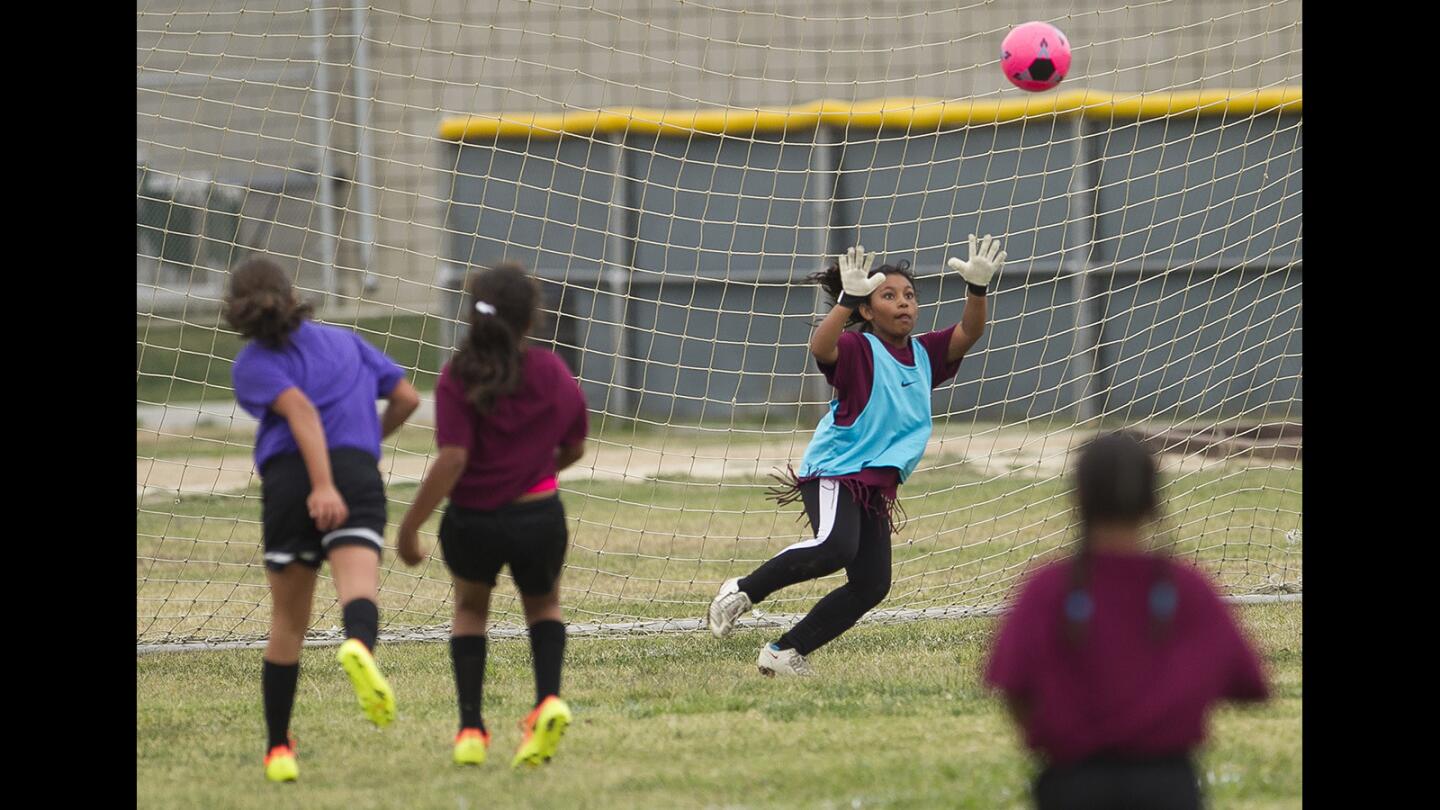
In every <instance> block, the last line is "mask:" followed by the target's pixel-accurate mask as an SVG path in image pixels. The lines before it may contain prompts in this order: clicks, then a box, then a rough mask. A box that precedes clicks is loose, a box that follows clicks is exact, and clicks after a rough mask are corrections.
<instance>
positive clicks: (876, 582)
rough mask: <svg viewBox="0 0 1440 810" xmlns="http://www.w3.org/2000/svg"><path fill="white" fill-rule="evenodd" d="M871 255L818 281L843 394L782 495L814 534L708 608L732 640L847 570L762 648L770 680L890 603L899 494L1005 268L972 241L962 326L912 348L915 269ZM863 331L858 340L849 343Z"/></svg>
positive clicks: (813, 341)
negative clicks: (933, 406)
mask: <svg viewBox="0 0 1440 810" xmlns="http://www.w3.org/2000/svg"><path fill="white" fill-rule="evenodd" d="M873 257H874V254H869V253H866V252H865V248H864V247H854V248H850V250H848V251H847V252H846V253H845V255H843V256H841V257H840V259H839V261H838V262H837V263H836V264H834V265H832V266H831V267H830V268H828V269H827V270H825V271H822V272H820V273H817V274H815V275H814V276H812V277H811V278H812V280H814V281H816V282H818V283H820V284H821V286H822V287H823V288H824V289H825V291H826V292H827V293H829V294H830V296H831V298H832V299H833V300H834V302H835V303H834V306H833V307H832V308H831V310H830V313H829V314H828V315H826V316H825V319H824V320H823V321H821V323H820V325H819V326H817V327H816V329H815V333H814V334H813V335H812V336H811V337H810V353H811V354H813V355H814V356H815V361H816V362H817V363H818V364H819V366H820V370H821V371H822V372H824V374H825V379H827V380H829V382H830V384H831V385H833V386H834V387H835V399H834V400H833V401H832V402H831V403H830V410H829V412H828V413H826V414H825V416H824V417H823V418H822V419H821V420H820V424H819V426H817V427H816V430H815V435H814V437H813V438H812V439H811V440H810V444H809V446H808V447H807V448H806V450H805V458H804V461H803V462H802V466H801V469H800V473H799V475H798V476H795V475H794V474H793V473H792V477H791V479H790V480H789V481H787V482H786V484H787V486H785V487H784V488H783V489H782V490H780V491H779V492H778V493H777V496H778V497H777V500H779V502H780V503H782V504H785V503H790V502H793V501H796V500H802V501H803V502H804V504H805V513H806V516H807V517H808V518H809V519H810V525H811V527H812V529H813V530H814V532H815V536H814V537H813V538H809V539H806V540H802V541H800V542H798V543H795V544H793V545H791V546H789V547H787V548H785V549H783V550H782V551H781V552H780V553H779V554H778V555H776V556H775V557H774V558H773V559H771V560H770V561H769V562H766V563H765V564H763V565H761V566H760V567H759V568H757V569H755V571H753V572H752V573H751V574H750V575H749V576H746V577H735V578H733V579H729V580H726V581H725V583H724V584H722V585H721V586H720V592H719V593H718V594H716V596H715V598H714V600H713V601H711V603H710V610H709V614H708V616H707V619H708V623H709V626H710V632H711V633H713V634H714V635H715V636H717V637H720V636H724V635H726V634H728V633H729V632H731V630H732V629H734V627H735V624H736V622H737V621H738V620H739V618H740V617H741V616H742V615H744V614H745V613H746V612H747V611H749V610H750V609H751V607H753V606H754V605H755V604H757V603H759V602H760V601H761V600H763V599H765V598H767V597H768V596H769V595H770V594H772V593H774V592H775V591H777V590H780V589H781V588H784V587H787V586H790V585H794V584H796V583H799V582H805V581H807V580H811V579H816V578H818V577H823V576H825V575H827V574H831V573H834V572H835V571H838V570H840V569H842V568H843V569H845V574H846V582H845V584H843V585H841V586H840V587H839V588H836V589H835V590H834V591H831V592H830V593H829V594H826V596H825V597H824V598H823V599H821V600H820V601H819V603H817V604H816V605H815V607H814V608H813V609H811V611H810V612H809V613H808V614H807V615H806V616H805V618H803V619H801V620H800V622H799V623H798V624H796V625H795V626H794V627H792V628H791V629H790V630H789V631H787V632H786V633H784V634H783V635H781V636H780V638H779V639H777V640H776V641H774V642H772V643H770V644H766V645H764V646H762V647H761V648H760V656H759V658H758V659H757V661H756V665H757V667H758V668H759V670H760V672H761V673H762V674H765V675H810V674H811V672H812V671H811V669H810V665H809V663H808V661H807V660H806V656H808V655H809V654H810V653H811V652H813V651H814V650H817V649H819V648H820V647H822V646H824V645H825V644H828V643H829V642H830V641H832V640H833V639H835V638H836V637H837V636H839V635H840V634H841V633H844V632H845V631H846V630H848V629H850V628H851V627H852V626H854V624H855V623H856V622H857V621H859V620H860V617H861V616H864V615H865V613H866V612H867V611H869V610H870V609H871V608H874V607H875V606H876V605H878V604H880V602H881V600H883V599H884V598H885V596H886V594H888V593H889V592H890V554H891V550H890V536H891V533H892V531H893V528H894V527H893V525H892V523H893V515H894V511H895V506H896V494H897V490H898V489H899V486H900V484H901V483H903V482H904V481H905V479H906V477H908V476H909V475H910V473H911V472H913V471H914V469H915V465H916V464H918V463H919V461H920V457H921V456H922V455H923V454H924V452H925V443H926V441H927V440H928V439H929V436H930V422H931V412H930V396H931V394H930V392H931V390H932V389H933V388H935V387H937V386H939V385H940V384H942V383H944V382H945V381H947V380H949V379H950V378H952V377H954V376H955V373H956V371H958V370H959V368H960V360H961V359H962V358H963V357H964V356H965V353H966V352H967V351H969V350H970V347H971V346H973V345H975V342H976V341H977V340H979V339H980V336H981V334H983V333H984V331H985V318H986V301H985V294H986V288H987V285H988V284H989V283H990V279H991V277H992V276H993V275H994V273H995V272H996V271H998V270H999V269H1000V266H1001V265H1002V264H1003V263H1004V261H1005V253H1004V252H1003V251H1001V249H1000V243H999V242H998V241H996V240H993V239H991V238H990V237H989V236H986V237H985V239H984V242H983V243H981V244H978V245H977V243H976V239H975V237H974V236H973V235H972V236H971V237H970V261H969V262H963V261H961V260H959V259H951V260H950V261H949V266H950V267H951V268H952V269H954V270H956V271H958V272H959V273H960V276H961V277H962V278H963V279H964V280H965V282H966V290H967V295H966V298H965V313H964V315H963V316H962V319H961V321H960V323H958V324H955V325H953V326H951V327H949V328H948V329H942V330H940V331H938V332H928V333H926V334H923V335H920V336H918V337H916V338H914V339H912V338H911V336H910V333H911V331H912V330H913V329H914V328H915V318H916V315H917V313H918V310H919V306H920V305H919V300H918V299H917V298H916V295H915V285H914V276H912V275H911V273H910V269H909V268H910V264H909V262H904V261H902V262H899V263H898V264H893V265H891V264H886V265H883V266H881V267H880V268H879V269H878V270H876V271H875V272H873V273H872V272H871V270H870V265H871V262H872V260H873ZM849 326H859V327H860V329H859V330H858V331H845V330H846V327H849Z"/></svg>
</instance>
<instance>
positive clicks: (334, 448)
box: [225, 259, 420, 782]
mask: <svg viewBox="0 0 1440 810" xmlns="http://www.w3.org/2000/svg"><path fill="white" fill-rule="evenodd" d="M309 316H310V306H309V305H308V304H302V303H300V302H299V301H297V300H296V299H295V294H294V290H293V288H292V287H291V286H290V279H289V278H287V277H286V275H285V273H284V271H282V270H281V269H280V267H279V266H278V265H276V264H275V263H274V262H271V261H269V260H267V259H251V260H249V261H247V262H245V263H244V264H242V265H240V266H239V267H237V268H236V269H235V271H234V273H233V274H232V276H231V279H230V292H229V294H228V295H227V296H226V298H225V318H226V320H227V321H228V322H229V323H230V325H231V327H232V328H233V329H235V331H237V332H239V333H240V334H241V335H243V336H244V337H246V338H247V339H249V340H250V343H249V344H247V345H246V346H245V347H244V348H243V349H241V350H240V353H239V354H238V355H237V356H236V357H235V364H234V366H233V367H232V368H231V376H232V378H233V380H234V384H235V399H236V400H237V401H238V402H239V404H240V406H241V407H242V408H244V409H245V410H246V411H248V412H249V413H250V414H252V415H254V416H255V417H256V418H258V419H259V420H260V427H259V429H258V430H257V431H256V433H255V467H256V469H258V470H259V471H260V482H261V490H260V500H261V522H262V524H263V528H262V535H263V538H264V546H265V569H266V570H265V576H266V578H267V580H268V581H269V583H270V595H271V598H272V599H273V601H274V604H273V607H272V608H271V611H270V637H269V639H268V641H267V642H266V644H265V661H264V668H263V671H262V674H261V691H262V693H263V696H264V701H265V724H266V727H267V730H268V735H269V742H268V744H267V747H266V751H267V754H266V756H265V777H266V778H267V779H270V780H271V781H275V782H289V781H294V780H295V779H296V778H297V777H298V776H299V768H298V766H297V765H296V762H295V749H294V745H293V744H292V743H291V741H290V712H291V709H292V707H293V706H294V703H295V685H296V681H297V680H298V678H299V675H300V646H301V642H302V641H303V640H304V637H305V630H306V629H307V628H308V627H309V626H310V603H311V601H312V598H313V594H314V592H315V579H316V572H317V571H318V570H319V568H320V564H321V563H322V562H325V561H329V563H330V574H331V576H332V578H333V579H334V580H335V591H336V594H337V596H338V597H339V600H340V604H341V611H342V614H343V616H344V623H345V637H346V640H345V642H344V643H343V644H341V645H340V649H339V652H338V654H337V656H336V657H337V659H338V660H339V662H340V665H341V667H342V668H343V669H344V670H345V673H346V674H347V675H348V676H349V677H350V682H351V685H352V686H353V687H354V688H355V695H356V697H357V698H358V699H359V701H360V706H361V708H362V709H363V710H364V711H365V714H366V715H367V716H368V717H369V718H370V720H371V722H373V723H375V724H376V725H377V726H384V725H387V724H388V723H389V722H390V721H391V720H392V719H393V718H394V716H395V698H394V695H393V693H392V692H391V691H390V685H389V684H388V683H386V681H385V678H384V676H383V675H381V674H380V670H379V668H377V667H376V665H375V659H374V656H373V655H372V651H373V650H374V648H375V640H376V635H377V634H378V633H379V626H380V609H379V608H378V607H377V606H376V599H377V598H378V593H379V587H380V553H381V549H382V548H383V547H384V538H383V535H384V532H385V515H386V507H387V502H386V499H385V484H384V481H383V480H382V479H381V477H380V469H379V461H380V440H381V438H383V437H384V436H388V435H390V434H391V433H394V432H395V431H396V430H398V429H399V428H400V426H401V425H402V424H404V422H405V420H406V419H408V418H409V417H410V414H412V413H414V411H415V409H416V408H417V407H418V406H419V405H420V397H419V395H418V394H417V393H416V392H415V389H414V388H413V387H412V386H411V385H410V383H408V382H406V381H405V375H404V372H403V371H402V370H401V368H400V367H399V366H397V365H395V362H394V361H393V360H391V359H390V358H388V357H386V356H385V355H384V354H383V353H381V352H380V351H378V350H376V349H375V348H374V347H373V346H371V345H370V344H369V343H367V342H365V340H364V339H363V338H361V337H360V336H359V335H356V334H355V333H354V332H351V331H349V330H347V329H339V328H336V327H333V326H324V325H321V324H317V323H314V322H313V321H311V320H310V319H309ZM377 399H387V400H389V405H388V406H387V407H386V409H385V415H384V417H383V418H382V417H380V416H378V415H377V414H376V412H375V401H376V400H377Z"/></svg>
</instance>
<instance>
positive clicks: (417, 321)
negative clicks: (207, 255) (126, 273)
mask: <svg viewBox="0 0 1440 810" xmlns="http://www.w3.org/2000/svg"><path fill="white" fill-rule="evenodd" d="M335 325H336V326H344V327H348V328H351V329H354V330H356V331H357V332H359V333H360V334H361V335H363V336H364V337H365V338H366V339H367V340H369V341H370V342H371V343H372V344H374V345H375V347H376V348H378V349H380V350H381V351H383V352H385V353H386V354H388V355H390V357H391V359H393V360H394V361H395V362H396V363H399V364H400V366H401V367H403V368H406V369H414V370H415V371H414V372H413V373H412V374H411V376H410V379H411V381H412V382H413V383H414V384H415V385H416V387H418V388H420V389H421V390H424V391H429V390H432V389H434V387H435V380H436V378H437V377H438V376H439V373H440V368H441V365H442V364H443V360H442V354H441V352H440V349H439V345H438V344H439V343H440V336H441V335H442V334H443V332H442V331H441V328H440V327H441V325H442V324H441V322H440V320H439V319H437V318H435V317H433V316H430V315H410V314H402V315H393V316H382V317H367V318H359V319H350V320H348V321H337V322H336V323H335ZM244 344H245V341H244V340H242V339H241V338H240V336H239V335H236V334H234V333H232V332H230V331H229V330H228V329H226V328H223V327H220V326H219V320H218V317H217V316H212V317H211V318H210V319H209V320H207V321H206V322H205V323H190V322H181V321H177V320H175V319H172V318H165V317H161V316H147V317H141V318H139V319H137V322H136V326H135V377H136V381H135V399H136V401H137V402H140V403H149V404H162V403H166V402H214V401H222V400H229V399H232V398H233V395H232V388H231V385H230V366H231V365H232V364H233V362H234V360H235V355H236V354H237V353H238V352H239V351H240V347H241V346H243V345H244Z"/></svg>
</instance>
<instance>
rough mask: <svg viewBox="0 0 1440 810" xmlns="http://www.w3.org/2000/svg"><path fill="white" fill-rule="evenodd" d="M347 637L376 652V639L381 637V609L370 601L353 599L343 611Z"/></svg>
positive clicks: (346, 604)
mask: <svg viewBox="0 0 1440 810" xmlns="http://www.w3.org/2000/svg"><path fill="white" fill-rule="evenodd" d="M340 613H341V616H343V617H344V622H345V637H346V638H353V639H358V640H359V641H360V643H361V644H364V645H365V649H367V650H370V651H371V652H374V651H375V637H376V636H378V635H380V608H378V607H376V606H375V603H374V602H372V601H370V600H369V599H352V600H350V601H349V602H346V603H345V607H344V608H343V609H342V610H341V612H340Z"/></svg>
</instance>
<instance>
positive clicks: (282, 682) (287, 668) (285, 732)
mask: <svg viewBox="0 0 1440 810" xmlns="http://www.w3.org/2000/svg"><path fill="white" fill-rule="evenodd" d="M298 680H300V662H298V661H297V662H295V663H293V664H272V663H270V662H269V661H266V662H265V665H264V666H263V667H262V668H261V670H260V692H261V694H262V695H263V696H264V700H265V731H266V734H268V735H269V739H270V742H269V744H267V745H266V746H265V753H267V754H268V753H270V749H271V748H274V747H275V746H277V745H288V744H289V742H290V710H291V709H292V708H294V706H295V683H296V682H297V681H298Z"/></svg>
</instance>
